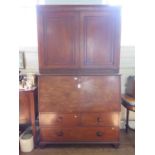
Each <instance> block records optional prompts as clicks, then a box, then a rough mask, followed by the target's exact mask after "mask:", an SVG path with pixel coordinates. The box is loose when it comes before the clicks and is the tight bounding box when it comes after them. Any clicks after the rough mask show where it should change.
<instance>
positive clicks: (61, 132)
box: [56, 131, 64, 137]
mask: <svg viewBox="0 0 155 155" xmlns="http://www.w3.org/2000/svg"><path fill="white" fill-rule="evenodd" d="M56 135H57V136H60V137H61V136H63V135H64V132H63V131H59V132H57V133H56Z"/></svg>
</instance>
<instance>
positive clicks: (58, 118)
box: [39, 113, 80, 126]
mask: <svg viewBox="0 0 155 155" xmlns="http://www.w3.org/2000/svg"><path fill="white" fill-rule="evenodd" d="M79 123H80V117H79V114H58V113H40V114H39V124H40V126H77V125H79Z"/></svg>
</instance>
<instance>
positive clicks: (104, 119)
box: [81, 112, 119, 127]
mask: <svg viewBox="0 0 155 155" xmlns="http://www.w3.org/2000/svg"><path fill="white" fill-rule="evenodd" d="M81 125H82V126H115V127H117V126H119V113H118V112H108V113H83V114H81Z"/></svg>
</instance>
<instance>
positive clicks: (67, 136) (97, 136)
mask: <svg viewBox="0 0 155 155" xmlns="http://www.w3.org/2000/svg"><path fill="white" fill-rule="evenodd" d="M118 140H119V129H118V128H116V127H91V128H88V127H77V128H50V127H41V128H40V141H41V142H88V141H90V142H91V141H92V142H116V141H118Z"/></svg>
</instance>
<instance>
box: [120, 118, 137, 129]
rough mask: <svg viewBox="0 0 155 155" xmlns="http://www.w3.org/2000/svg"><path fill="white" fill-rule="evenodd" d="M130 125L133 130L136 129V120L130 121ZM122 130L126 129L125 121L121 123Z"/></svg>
mask: <svg viewBox="0 0 155 155" xmlns="http://www.w3.org/2000/svg"><path fill="white" fill-rule="evenodd" d="M129 125H130V127H131V128H135V121H134V120H130V121H129ZM120 128H121V129H125V120H123V121H121V122H120Z"/></svg>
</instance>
